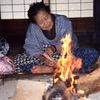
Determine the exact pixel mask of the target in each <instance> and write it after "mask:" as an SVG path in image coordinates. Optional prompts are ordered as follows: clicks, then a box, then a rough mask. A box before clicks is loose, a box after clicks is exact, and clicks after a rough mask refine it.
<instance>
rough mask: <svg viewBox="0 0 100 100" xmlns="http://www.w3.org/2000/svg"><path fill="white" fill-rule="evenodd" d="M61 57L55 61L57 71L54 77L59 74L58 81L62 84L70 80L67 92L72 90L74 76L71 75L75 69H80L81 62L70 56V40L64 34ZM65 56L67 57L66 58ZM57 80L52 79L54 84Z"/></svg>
mask: <svg viewBox="0 0 100 100" xmlns="http://www.w3.org/2000/svg"><path fill="white" fill-rule="evenodd" d="M61 41H62V42H63V45H62V55H61V57H60V58H59V59H58V60H57V64H56V65H57V69H56V70H55V73H54V76H56V75H57V74H58V73H60V76H59V77H60V79H62V80H63V81H64V82H65V81H66V80H68V79H69V78H71V83H70V84H71V87H70V88H69V89H68V88H67V90H71V89H73V83H74V82H75V80H74V74H73V73H72V72H73V70H74V69H75V68H77V69H79V68H80V67H81V62H82V60H81V59H80V58H76V57H75V56H74V55H73V54H71V47H72V40H71V36H70V34H68V35H67V34H66V36H65V38H62V39H61ZM66 54H67V57H66ZM57 80H58V78H55V79H54V83H56V82H57Z"/></svg>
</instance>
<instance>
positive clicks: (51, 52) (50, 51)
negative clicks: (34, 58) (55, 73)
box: [45, 47, 54, 57]
mask: <svg viewBox="0 0 100 100" xmlns="http://www.w3.org/2000/svg"><path fill="white" fill-rule="evenodd" d="M45 53H46V54H47V55H48V56H50V57H52V56H53V55H54V51H53V50H52V48H51V47H48V48H47V49H46V50H45Z"/></svg>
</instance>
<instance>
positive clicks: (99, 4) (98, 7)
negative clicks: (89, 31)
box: [94, 0, 100, 36]
mask: <svg viewBox="0 0 100 100" xmlns="http://www.w3.org/2000/svg"><path fill="white" fill-rule="evenodd" d="M94 1H95V5H94V6H95V12H94V14H95V33H96V36H100V0H94Z"/></svg>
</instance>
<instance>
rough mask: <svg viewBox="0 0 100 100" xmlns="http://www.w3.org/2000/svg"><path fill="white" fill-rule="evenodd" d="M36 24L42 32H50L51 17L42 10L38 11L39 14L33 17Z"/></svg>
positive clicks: (51, 25)
mask: <svg viewBox="0 0 100 100" xmlns="http://www.w3.org/2000/svg"><path fill="white" fill-rule="evenodd" d="M34 19H35V21H36V24H37V25H38V26H39V27H40V28H41V29H42V30H51V29H52V27H53V20H52V18H51V15H50V14H49V13H47V12H46V11H44V10H41V11H39V13H38V14H37V15H36V16H35V17H34Z"/></svg>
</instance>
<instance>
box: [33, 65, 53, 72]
mask: <svg viewBox="0 0 100 100" xmlns="http://www.w3.org/2000/svg"><path fill="white" fill-rule="evenodd" d="M31 72H32V73H33V74H38V73H53V68H52V67H48V66H38V65H37V66H33V67H32V69H31Z"/></svg>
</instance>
